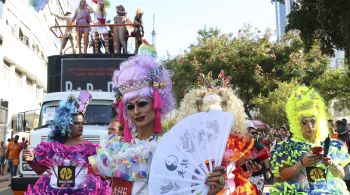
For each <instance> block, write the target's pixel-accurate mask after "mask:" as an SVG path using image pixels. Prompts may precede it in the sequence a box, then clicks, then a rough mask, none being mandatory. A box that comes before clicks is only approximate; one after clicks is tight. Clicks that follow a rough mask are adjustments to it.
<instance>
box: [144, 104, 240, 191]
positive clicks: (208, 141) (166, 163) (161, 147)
mask: <svg viewBox="0 0 350 195" xmlns="http://www.w3.org/2000/svg"><path fill="white" fill-rule="evenodd" d="M232 126H233V114H232V113H228V112H222V111H211V112H201V113H197V114H193V115H190V116H188V117H187V118H185V119H183V120H182V121H180V122H179V123H178V124H176V125H175V126H174V127H173V128H172V129H171V130H170V131H169V132H167V133H166V134H165V135H164V136H163V137H162V138H161V140H160V142H159V144H158V146H157V150H156V152H155V154H154V156H153V160H152V165H151V170H150V178H149V194H207V192H208V190H209V188H208V186H207V185H205V184H204V182H205V179H206V178H207V174H208V173H211V172H212V171H213V168H214V167H215V166H218V165H220V164H221V161H222V158H223V154H224V150H225V147H226V143H227V139H228V136H229V134H230V129H231V127H232Z"/></svg>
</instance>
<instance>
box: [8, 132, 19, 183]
mask: <svg viewBox="0 0 350 195" xmlns="http://www.w3.org/2000/svg"><path fill="white" fill-rule="evenodd" d="M18 139H19V136H18V135H16V136H15V138H14V139H13V141H12V142H10V143H9V144H8V146H7V160H8V163H9V168H10V172H11V177H13V176H16V175H17V167H18V165H19V153H21V151H22V145H21V144H20V143H19V142H18Z"/></svg>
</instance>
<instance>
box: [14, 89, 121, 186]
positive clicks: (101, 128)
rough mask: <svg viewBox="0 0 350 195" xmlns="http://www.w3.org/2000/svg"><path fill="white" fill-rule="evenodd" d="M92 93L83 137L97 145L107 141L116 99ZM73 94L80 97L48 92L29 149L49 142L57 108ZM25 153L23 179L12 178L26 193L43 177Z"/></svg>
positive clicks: (22, 161) (21, 162) (30, 139)
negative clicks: (26, 159)
mask: <svg viewBox="0 0 350 195" xmlns="http://www.w3.org/2000/svg"><path fill="white" fill-rule="evenodd" d="M90 93H91V95H92V100H91V102H90V104H89V106H88V107H87V110H86V112H85V117H84V131H83V138H84V139H85V140H87V141H90V142H92V143H94V144H99V143H101V142H102V141H103V140H104V139H106V137H107V128H108V123H109V121H110V119H111V118H112V117H113V116H115V114H116V113H115V111H114V110H113V107H112V104H113V101H114V99H115V97H114V95H113V93H111V92H100V91H90ZM71 94H73V95H74V96H75V97H78V96H79V91H66V92H55V93H49V94H47V95H46V96H45V97H44V100H43V104H42V106H41V110H40V118H39V126H38V128H37V129H36V130H35V131H32V132H31V133H30V136H29V146H28V147H29V149H31V150H33V149H34V148H35V147H36V146H37V145H38V144H40V142H43V141H47V139H48V134H49V132H50V130H51V129H50V127H49V124H50V121H52V120H53V119H54V113H55V109H56V108H57V107H58V105H59V103H60V101H61V100H65V99H67V97H68V96H69V95H71ZM22 152H23V151H22ZM22 152H21V154H20V164H19V167H18V169H19V171H20V176H16V177H13V178H12V184H11V186H12V190H13V191H14V192H24V191H26V189H27V186H28V184H34V183H35V182H36V180H37V179H39V177H40V176H39V175H37V174H36V173H35V172H34V171H33V170H32V168H31V167H30V166H29V164H28V163H27V162H26V161H25V160H23V158H22V157H23V155H22Z"/></svg>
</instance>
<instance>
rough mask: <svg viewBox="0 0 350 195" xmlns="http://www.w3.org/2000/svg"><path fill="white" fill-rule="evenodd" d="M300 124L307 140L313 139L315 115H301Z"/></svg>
mask: <svg viewBox="0 0 350 195" xmlns="http://www.w3.org/2000/svg"><path fill="white" fill-rule="evenodd" d="M300 125H301V128H302V130H303V136H304V138H306V139H307V140H309V141H314V140H315V138H316V129H315V126H316V117H314V116H310V117H302V118H301V119H300Z"/></svg>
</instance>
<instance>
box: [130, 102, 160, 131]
mask: <svg viewBox="0 0 350 195" xmlns="http://www.w3.org/2000/svg"><path fill="white" fill-rule="evenodd" d="M126 106H127V110H128V112H127V113H128V116H129V117H130V118H131V120H132V122H133V123H134V124H135V125H136V128H137V129H139V128H147V127H153V126H154V121H155V112H154V109H153V100H152V99H150V98H147V97H136V98H133V99H131V100H129V101H128V102H127V105H126Z"/></svg>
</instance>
